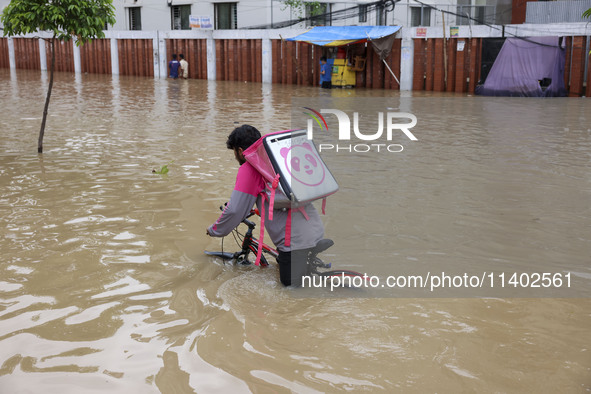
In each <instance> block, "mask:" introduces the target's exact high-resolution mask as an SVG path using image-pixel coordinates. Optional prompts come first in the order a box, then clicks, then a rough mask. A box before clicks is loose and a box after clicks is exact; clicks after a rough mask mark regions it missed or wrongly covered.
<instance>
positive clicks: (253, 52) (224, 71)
mask: <svg viewBox="0 0 591 394" xmlns="http://www.w3.org/2000/svg"><path fill="white" fill-rule="evenodd" d="M215 50H216V74H217V75H216V79H217V80H219V81H243V82H262V80H263V73H262V56H263V55H262V53H263V49H262V41H261V40H260V39H255V40H250V39H249V40H246V39H245V40H238V39H237V40H216V42H215ZM274 60H275V59H274ZM274 60H273V61H274Z"/></svg>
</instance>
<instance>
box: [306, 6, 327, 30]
mask: <svg viewBox="0 0 591 394" xmlns="http://www.w3.org/2000/svg"><path fill="white" fill-rule="evenodd" d="M331 8H332V7H331V4H329V3H316V4H306V18H307V19H308V21H309V22H308V25H309V26H331V25H332V20H331V16H330V11H331Z"/></svg>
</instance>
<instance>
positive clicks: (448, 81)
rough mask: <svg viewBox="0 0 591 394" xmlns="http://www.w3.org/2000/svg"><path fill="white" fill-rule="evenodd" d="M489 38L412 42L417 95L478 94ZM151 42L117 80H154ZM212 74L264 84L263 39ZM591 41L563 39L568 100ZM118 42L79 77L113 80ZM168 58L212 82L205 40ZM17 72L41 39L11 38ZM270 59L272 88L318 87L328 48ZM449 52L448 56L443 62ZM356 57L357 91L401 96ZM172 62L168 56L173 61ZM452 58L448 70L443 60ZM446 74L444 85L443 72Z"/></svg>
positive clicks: (130, 48) (129, 56)
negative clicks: (385, 91)
mask: <svg viewBox="0 0 591 394" xmlns="http://www.w3.org/2000/svg"><path fill="white" fill-rule="evenodd" d="M483 40H486V38H449V39H447V40H444V39H443V38H414V39H413V42H414V59H413V73H412V78H413V90H419V91H420V90H425V91H439V92H444V91H446V92H457V93H466V92H467V93H474V90H475V88H476V84H477V83H478V81H479V79H480V77H481V76H480V73H481V56H482V55H481V54H482V43H483ZM154 42H155V41H154V40H153V39H144V38H120V39H117V49H118V50H117V54H116V55H117V56H118V66H119V74H121V75H135V76H145V77H153V76H154V66H155V64H156V63H155V61H157V59H155V56H156V52H155V51H154ZM214 42H215V46H214V48H215V56H216V63H215V72H216V79H217V80H221V81H247V82H261V81H262V69H263V65H262V62H263V59H262V53H263V52H262V40H261V39H216V40H214ZM401 42H402V40H401V39H395V40H394V45H393V47H392V52H391V54H390V56H389V57H388V58H387V59H386V62H387V63H388V65H389V66H390V68H391V69H392V71H393V72H394V74H395V75H396V76H398V77H400V64H401V57H400V56H401ZM589 43H591V39H590V38H589V37H585V36H574V37H565V46H566V62H565V85H566V88H567V90H568V91H569V94H570V95H571V96H583V95H585V96H587V97H589V96H591V84H589V83H586V82H585V81H586V80H588V79H589V78H590V77H591V56H590V55H589V53H588V51H587V50H586V48H588V47H589ZM112 44H113V42H112V41H111V40H109V39H103V40H94V41H93V42H91V43H89V44H86V45H83V46H82V47H80V70H81V71H82V72H87V73H99V74H110V73H112V72H113V71H112V67H114V66H113V65H112V63H111V60H112V56H113V54H112V53H111V50H112V48H113V46H112ZM165 45H166V53H168V54H172V53H177V54H180V53H183V54H185V57H186V59H187V61H188V62H189V77H190V78H196V79H207V78H208V72H207V68H208V64H207V62H208V58H207V51H208V46H207V40H206V39H198V38H190V39H166V40H165ZM13 46H14V53H15V65H16V68H18V69H34V70H39V69H40V68H41V62H40V48H39V39H37V38H14V39H13ZM45 47H46V51H45V52H46V59H47V62H46V65H47V67H49V65H50V64H51V52H50V50H49V44H48V43H45ZM270 47H271V48H269V49H270V51H271V53H272V58H271V59H270V64H271V67H272V70H273V72H272V82H273V83H279V84H297V85H303V86H317V85H318V83H319V79H320V78H319V72H320V67H319V60H320V57H321V56H322V54H323V51H325V49H323V48H321V47H318V46H312V45H308V44H305V43H300V42H292V41H284V40H278V39H271V40H270ZM444 47H445V48H446V50H445V56H444ZM351 50H357V51H359V53H358V54H359V55H361V56H362V57H364V58H365V60H366V62H365V67H364V68H363V70H362V71H358V72H357V73H356V86H357V87H358V88H369V89H395V90H397V89H400V86H399V85H398V83H397V82H396V81H395V79H394V78H393V77H392V75H391V74H390V72H389V71H388V70H387V69H386V67H385V66H384V63H383V62H382V61H380V59H379V57H378V56H377V54H376V53H375V52H374V51H373V48H372V46H371V45H368V46H367V47H365V46H363V45H360V46H358V47H357V49H351ZM73 52H74V51H73V44H72V42H59V43H58V44H57V45H56V71H65V72H74V54H73ZM169 57H170V56H169ZM445 58H447V65H445V64H444V59H445ZM9 63H10V62H9V46H8V41H7V39H6V38H0V67H4V68H8V67H10V64H9ZM446 68H447V78H446V75H445V74H446V72H445V70H446Z"/></svg>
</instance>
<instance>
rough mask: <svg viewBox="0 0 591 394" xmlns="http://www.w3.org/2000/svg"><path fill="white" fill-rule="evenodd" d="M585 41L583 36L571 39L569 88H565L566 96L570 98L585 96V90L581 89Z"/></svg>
mask: <svg viewBox="0 0 591 394" xmlns="http://www.w3.org/2000/svg"><path fill="white" fill-rule="evenodd" d="M585 39H586V37H583V36H578V37H573V39H572V55H571V64H570V69H571V72H570V86H567V90H568V95H569V96H571V97H580V96H582V95H583V94H585V88H584V87H583V82H584V77H585V58H586V57H587V53H586V52H585ZM567 50H568V48H567ZM568 66H569V65H568V64H567V65H566V67H568ZM566 67H565V68H566Z"/></svg>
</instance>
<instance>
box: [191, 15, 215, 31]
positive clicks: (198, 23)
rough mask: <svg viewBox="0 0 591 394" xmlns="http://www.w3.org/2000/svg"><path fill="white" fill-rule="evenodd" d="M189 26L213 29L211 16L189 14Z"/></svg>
mask: <svg viewBox="0 0 591 394" xmlns="http://www.w3.org/2000/svg"><path fill="white" fill-rule="evenodd" d="M189 26H191V28H192V29H213V25H212V23H211V17H210V16H195V15H190V16H189Z"/></svg>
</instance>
